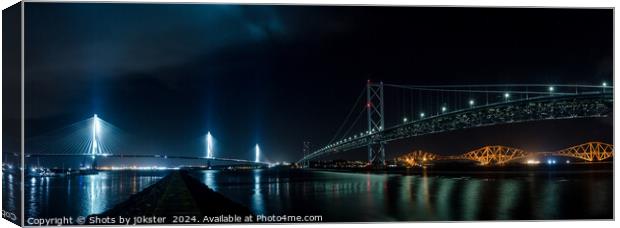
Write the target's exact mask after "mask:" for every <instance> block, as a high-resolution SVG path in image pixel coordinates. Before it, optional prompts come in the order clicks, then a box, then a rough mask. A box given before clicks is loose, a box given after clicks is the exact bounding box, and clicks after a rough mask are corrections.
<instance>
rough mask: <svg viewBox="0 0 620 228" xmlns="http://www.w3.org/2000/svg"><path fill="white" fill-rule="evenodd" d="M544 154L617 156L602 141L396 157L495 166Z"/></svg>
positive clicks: (586, 158)
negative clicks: (546, 148) (535, 148)
mask: <svg viewBox="0 0 620 228" xmlns="http://www.w3.org/2000/svg"><path fill="white" fill-rule="evenodd" d="M544 156H562V157H571V158H576V159H581V160H584V161H588V162H594V161H605V160H607V159H609V158H612V157H613V156H614V146H613V145H611V144H607V143H602V142H588V143H584V144H581V145H577V146H573V147H569V148H566V149H562V150H557V151H551V152H528V151H525V150H521V149H517V148H512V147H507V146H485V147H481V148H478V149H475V150H473V151H469V152H466V153H463V154H460V155H448V156H442V155H438V154H435V153H432V152H426V151H421V150H418V151H413V152H410V153H407V154H404V155H401V156H399V157H397V158H396V160H397V161H398V162H400V163H403V164H405V165H406V166H409V167H412V166H420V165H424V164H428V163H431V162H433V161H440V160H469V161H474V162H477V163H478V164H480V165H482V166H492V165H505V164H508V163H511V162H516V161H520V160H523V159H529V158H537V157H544Z"/></svg>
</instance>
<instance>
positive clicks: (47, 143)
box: [25, 114, 269, 167]
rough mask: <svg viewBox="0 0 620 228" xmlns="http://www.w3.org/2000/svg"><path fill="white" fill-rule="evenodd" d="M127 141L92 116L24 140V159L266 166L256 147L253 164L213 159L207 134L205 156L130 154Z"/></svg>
mask: <svg viewBox="0 0 620 228" xmlns="http://www.w3.org/2000/svg"><path fill="white" fill-rule="evenodd" d="M131 137H132V136H131V135H129V134H127V133H125V132H124V131H122V130H121V129H119V128H118V127H116V126H114V125H113V124H111V123H109V122H106V121H105V120H103V119H101V118H99V117H98V116H97V115H96V114H95V115H94V116H93V117H91V118H88V119H85V120H82V121H78V122H76V123H73V124H70V125H68V126H65V127H62V128H60V129H57V130H54V131H51V132H48V133H44V134H42V135H39V136H36V137H33V138H30V139H28V140H27V143H26V145H27V148H26V151H27V152H26V153H25V157H26V158H35V157H37V158H38V157H78V158H83V159H91V161H92V164H93V165H92V167H95V166H96V160H97V159H98V158H156V159H187V160H200V161H205V163H207V164H209V162H211V161H222V162H235V163H244V164H257V165H269V163H268V162H266V161H261V160H260V157H259V156H260V151H259V148H258V145H257V146H256V150H257V151H256V156H257V157H256V158H254V160H245V159H236V158H223V157H216V156H214V151H213V150H214V148H213V139H212V136H211V133H208V134H207V136H206V138H205V149H206V151H205V156H195V155H178V154H176V153H175V154H174V155H172V154H145V153H132V152H131V151H132V150H131V149H130V147H129V146H128V145H127V144H128V143H127V142H128V141H132V139H131Z"/></svg>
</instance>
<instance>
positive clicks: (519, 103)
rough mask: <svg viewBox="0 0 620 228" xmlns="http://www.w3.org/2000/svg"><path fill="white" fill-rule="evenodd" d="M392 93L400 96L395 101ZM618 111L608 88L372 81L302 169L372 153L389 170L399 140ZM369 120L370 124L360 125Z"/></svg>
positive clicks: (376, 162)
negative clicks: (329, 158)
mask: <svg viewBox="0 0 620 228" xmlns="http://www.w3.org/2000/svg"><path fill="white" fill-rule="evenodd" d="M387 88H390V89H392V90H395V91H392V95H391V96H390V97H388V95H386V94H387V93H388V90H387ZM394 94H396V95H394ZM364 96H365V98H366V99H365V100H366V102H364V103H362V97H364ZM384 97H385V98H386V99H384ZM394 100H398V101H394ZM390 102H391V104H392V105H393V106H397V107H392V108H391V110H401V112H400V113H397V115H400V117H397V118H396V121H392V123H393V124H391V125H390V126H386V121H387V120H388V119H387V118H386V115H385V113H384V108H385V105H384V104H388V103H390ZM612 109H613V87H611V86H608V85H607V84H606V83H603V84H602V85H600V86H593V85H545V84H499V85H498V84H494V85H435V86H428V85H425V86H419V85H395V84H384V83H382V82H379V83H374V82H371V81H368V83H367V85H366V87H365V88H364V90H362V92H361V94H360V96H359V97H358V99H357V101H356V102H355V103H354V105H353V107H352V108H351V110H350V111H349V114H348V115H347V117H346V118H345V121H344V122H343V123H342V125H341V126H340V128H339V129H338V130H337V132H336V134H335V136H334V137H333V138H332V140H331V141H329V142H328V143H326V144H324V145H323V146H322V147H320V148H318V149H316V150H315V151H313V152H309V153H307V154H304V156H303V157H302V158H301V159H300V160H299V161H298V163H300V164H305V165H306V166H307V164H308V162H309V161H310V160H313V159H317V158H319V157H322V156H326V155H329V154H334V153H341V152H345V151H350V150H354V149H359V148H364V147H366V149H367V151H368V162H369V164H373V165H385V145H386V144H387V143H388V142H390V141H394V140H402V139H407V138H412V137H415V136H420V135H427V134H435V133H441V132H447V131H454V130H460V129H467V128H475V127H484V126H493V125H499V124H511V123H522V122H530V121H544V120H557V119H574V118H593V117H605V116H607V115H608V114H609V113H610V112H611V111H612ZM356 112H357V113H359V114H358V115H357V117H356V118H354V119H353V120H351V117H352V116H353V114H354V113H356ZM363 115H366V121H364V122H360V121H359V120H360V118H361V116H363ZM392 117H393V116H392ZM392 120H394V118H392ZM347 126H348V127H347ZM344 129H347V130H345V131H343V130H344ZM343 132H344V133H343ZM470 155H471V156H476V155H475V154H470Z"/></svg>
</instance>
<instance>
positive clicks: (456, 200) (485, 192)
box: [194, 170, 613, 221]
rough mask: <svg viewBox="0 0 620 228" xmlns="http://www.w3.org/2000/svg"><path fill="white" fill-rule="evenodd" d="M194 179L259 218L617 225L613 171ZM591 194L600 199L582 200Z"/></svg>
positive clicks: (258, 174)
mask: <svg viewBox="0 0 620 228" xmlns="http://www.w3.org/2000/svg"><path fill="white" fill-rule="evenodd" d="M194 175H196V176H198V177H203V178H199V179H203V180H208V182H206V181H205V183H207V185H208V186H209V187H212V188H216V189H218V192H220V193H221V194H223V195H225V196H227V197H229V198H231V199H233V200H234V201H237V202H239V203H241V204H244V205H246V206H248V207H249V208H250V209H252V210H253V211H254V212H255V213H258V214H268V215H270V214H286V215H323V216H324V221H403V220H408V221H417V220H451V221H460V220H509V219H512V220H515V219H517V220H532V219H601V218H603V219H604V218H607V219H611V218H612V206H613V204H612V203H613V175H612V173H611V172H605V173H595V174H592V173H558V174H546V173H529V172H524V173H517V174H511V175H504V174H501V175H496V174H481V175H478V176H456V175H452V176H439V175H426V174H422V175H411V176H408V175H398V174H370V173H341V172H327V171H303V170H291V171H275V170H262V171H241V172H239V171H237V172H230V171H219V172H213V171H203V172H199V173H194ZM206 176H209V178H205V177H206ZM567 180H568V181H567ZM592 186H596V189H595V190H594V187H592ZM588 190H593V191H595V192H596V194H595V195H596V197H593V196H584V195H582V194H583V191H588ZM592 201H595V202H596V204H593V203H592Z"/></svg>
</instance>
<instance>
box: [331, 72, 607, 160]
mask: <svg viewBox="0 0 620 228" xmlns="http://www.w3.org/2000/svg"><path fill="white" fill-rule="evenodd" d="M602 85H603V87H607V83H606V82H603V83H602ZM548 90H549V92H551V93H552V92H553V91H555V87H553V86H549V88H548ZM504 98H505V99H506V101H508V99H510V93H504ZM475 104H476V101H475V100H474V99H471V100H469V106H471V107H473V106H474V105H475ZM367 106H368V107H370V103H369V104H368V105H367ZM446 111H448V108H447V107H446V106H442V107H441V112H442V113H444V112H446ZM424 117H426V113H424V112H421V113H420V118H421V119H423V118H424ZM408 121H409V119H407V117H403V123H407V122H408ZM379 130H381V127H379ZM371 133H374V129H373V130H371V131H366V133H365V134H364V132H362V133H360V134H359V137H361V136H364V135H369V134H371ZM357 137H358V135H354V136H353V137H349V138H348V139H343V140H340V141H338V142H336V143H333V144H330V145H327V146H325V147H324V148H323V149H328V148H331V147H334V146H337V145H339V144H341V143H344V142H348V141H350V140H352V139H356V138H357Z"/></svg>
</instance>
